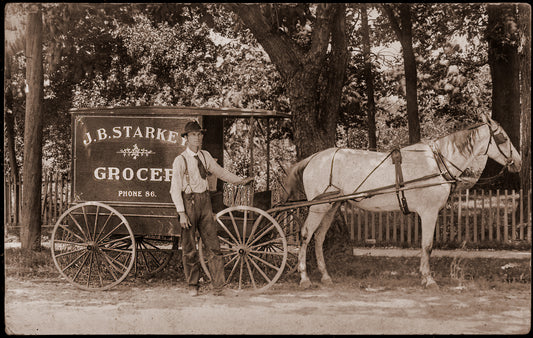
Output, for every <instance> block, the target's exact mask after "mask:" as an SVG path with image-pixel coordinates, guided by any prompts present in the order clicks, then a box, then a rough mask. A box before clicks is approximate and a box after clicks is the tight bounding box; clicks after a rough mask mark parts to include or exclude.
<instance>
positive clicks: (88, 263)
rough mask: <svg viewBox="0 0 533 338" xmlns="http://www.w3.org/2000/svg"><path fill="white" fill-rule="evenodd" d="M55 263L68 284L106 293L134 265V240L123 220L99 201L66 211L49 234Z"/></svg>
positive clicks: (115, 211)
mask: <svg viewBox="0 0 533 338" xmlns="http://www.w3.org/2000/svg"><path fill="white" fill-rule="evenodd" d="M51 251H52V258H53V260H54V264H55V266H56V267H57V269H58V270H59V272H60V273H61V275H62V276H63V277H64V278H65V279H67V280H68V281H69V282H70V283H72V284H74V285H75V286H77V287H79V288H81V289H84V290H106V289H109V288H112V287H113V286H115V285H117V284H118V283H120V282H121V281H122V280H124V278H126V276H127V275H128V273H129V272H130V270H131V269H132V267H133V264H134V263H135V254H136V246H135V237H134V236H133V232H132V230H131V228H130V226H129V224H128V221H127V220H126V218H125V217H124V216H123V215H122V214H120V213H119V212H118V211H117V210H115V209H113V208H112V207H110V206H108V205H105V204H103V203H100V202H85V203H80V204H77V205H75V206H73V207H71V208H69V209H68V210H67V211H65V212H64V213H63V214H62V215H61V216H60V217H59V219H58V220H57V222H56V224H55V226H54V229H53V231H52V241H51Z"/></svg>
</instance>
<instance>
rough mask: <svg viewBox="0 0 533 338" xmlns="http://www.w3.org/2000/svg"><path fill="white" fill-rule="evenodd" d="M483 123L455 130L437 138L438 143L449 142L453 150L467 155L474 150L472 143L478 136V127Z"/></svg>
mask: <svg viewBox="0 0 533 338" xmlns="http://www.w3.org/2000/svg"><path fill="white" fill-rule="evenodd" d="M483 125H485V123H479V124H476V125H473V126H471V127H469V128H468V129H464V130H460V131H456V132H455V133H453V134H450V135H447V136H444V137H441V138H439V139H437V141H439V142H440V143H445V142H446V143H449V144H451V145H452V146H453V148H454V150H456V151H457V152H459V154H461V155H463V156H467V155H468V154H471V153H472V152H473V151H474V145H475V143H476V141H477V139H478V136H479V127H481V126H483Z"/></svg>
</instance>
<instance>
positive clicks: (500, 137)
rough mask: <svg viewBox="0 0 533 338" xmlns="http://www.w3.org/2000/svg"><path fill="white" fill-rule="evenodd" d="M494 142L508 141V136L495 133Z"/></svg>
mask: <svg viewBox="0 0 533 338" xmlns="http://www.w3.org/2000/svg"><path fill="white" fill-rule="evenodd" d="M494 142H496V144H502V143H505V142H507V137H506V136H505V135H504V134H503V133H498V134H494Z"/></svg>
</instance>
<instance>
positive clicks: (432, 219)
mask: <svg viewBox="0 0 533 338" xmlns="http://www.w3.org/2000/svg"><path fill="white" fill-rule="evenodd" d="M438 216H439V212H438V210H437V211H434V210H428V211H426V212H422V213H420V219H421V221H422V253H421V255H420V273H421V275H422V285H424V286H425V287H429V286H438V285H437V283H436V282H435V280H434V279H433V277H432V276H431V269H430V268H429V256H430V255H431V250H432V248H433V236H434V234H435V224H436V222H437V217H438Z"/></svg>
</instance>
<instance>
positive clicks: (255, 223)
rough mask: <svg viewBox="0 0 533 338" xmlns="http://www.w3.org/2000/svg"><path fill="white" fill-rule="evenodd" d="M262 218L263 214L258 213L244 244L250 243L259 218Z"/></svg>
mask: <svg viewBox="0 0 533 338" xmlns="http://www.w3.org/2000/svg"><path fill="white" fill-rule="evenodd" d="M262 219H263V215H259V217H257V219H256V220H255V222H254V225H253V226H252V230H251V231H250V236H248V239H247V240H246V245H250V244H249V242H250V241H251V240H252V239H253V238H254V233H255V230H257V227H258V226H259V224H260V223H261V220H262Z"/></svg>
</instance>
